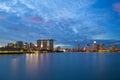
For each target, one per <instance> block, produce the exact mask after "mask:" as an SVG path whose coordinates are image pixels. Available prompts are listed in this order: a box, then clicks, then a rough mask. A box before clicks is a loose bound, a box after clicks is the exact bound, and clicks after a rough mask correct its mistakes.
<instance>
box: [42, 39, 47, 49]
mask: <svg viewBox="0 0 120 80" xmlns="http://www.w3.org/2000/svg"><path fill="white" fill-rule="evenodd" d="M47 42H48V40H43V47H42V50H48V49H47V48H48V43H47Z"/></svg>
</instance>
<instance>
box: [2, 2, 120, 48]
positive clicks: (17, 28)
mask: <svg viewBox="0 0 120 80" xmlns="http://www.w3.org/2000/svg"><path fill="white" fill-rule="evenodd" d="M119 25H120V1H119V0H109V2H107V1H105V0H66V1H64V2H63V1H62V0H51V1H49V0H36V1H34V0H29V1H28V0H11V1H9V0H1V1H0V29H1V31H0V42H1V43H0V45H4V44H6V43H8V42H10V41H11V42H12V41H18V40H20V41H24V42H30V41H32V42H34V41H35V40H36V39H38V38H43V39H44V38H45V39H47V38H53V39H56V40H57V42H58V43H60V44H61V45H64V46H71V45H72V43H74V42H77V41H78V42H79V41H81V40H99V39H100V40H102V39H103V40H120V38H119V36H120V33H119V31H120V27H119Z"/></svg>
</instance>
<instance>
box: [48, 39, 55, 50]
mask: <svg viewBox="0 0 120 80" xmlns="http://www.w3.org/2000/svg"><path fill="white" fill-rule="evenodd" d="M49 50H50V51H54V40H53V39H50V40H49Z"/></svg>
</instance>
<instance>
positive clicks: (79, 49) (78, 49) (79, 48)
mask: <svg viewBox="0 0 120 80" xmlns="http://www.w3.org/2000/svg"><path fill="white" fill-rule="evenodd" d="M77 51H78V52H80V51H81V47H80V44H78V48H77Z"/></svg>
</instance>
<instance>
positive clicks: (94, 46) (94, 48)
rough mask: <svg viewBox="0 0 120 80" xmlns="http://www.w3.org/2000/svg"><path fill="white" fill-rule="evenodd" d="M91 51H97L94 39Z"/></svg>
mask: <svg viewBox="0 0 120 80" xmlns="http://www.w3.org/2000/svg"><path fill="white" fill-rule="evenodd" d="M93 52H97V44H96V41H94V42H93Z"/></svg>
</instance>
